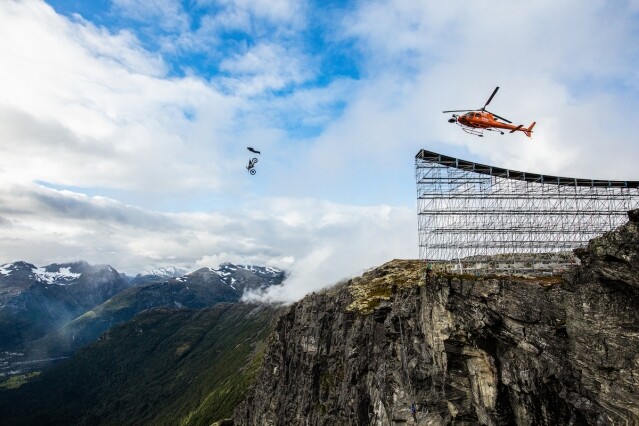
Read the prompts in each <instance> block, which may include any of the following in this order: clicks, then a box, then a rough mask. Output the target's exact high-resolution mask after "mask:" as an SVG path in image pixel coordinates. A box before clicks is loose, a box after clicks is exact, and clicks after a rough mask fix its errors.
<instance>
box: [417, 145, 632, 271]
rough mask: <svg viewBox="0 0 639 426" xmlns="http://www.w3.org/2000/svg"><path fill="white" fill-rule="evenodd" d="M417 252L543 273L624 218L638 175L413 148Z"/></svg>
mask: <svg viewBox="0 0 639 426" xmlns="http://www.w3.org/2000/svg"><path fill="white" fill-rule="evenodd" d="M415 174H416V180H417V208H418V227H419V256H420V259H422V260H424V261H425V262H428V263H431V264H432V265H433V267H434V268H435V269H446V270H449V271H453V272H463V273H475V274H483V273H489V274H495V273H506V274H551V273H555V272H558V271H561V270H564V269H566V268H567V267H569V266H570V265H573V264H575V263H577V262H578V259H576V258H575V256H574V255H573V252H572V250H573V249H575V248H577V247H582V246H585V245H587V244H588V241H589V240H590V239H592V238H594V237H597V236H599V235H601V234H603V233H605V232H607V231H610V230H612V229H614V228H616V227H617V226H620V225H622V224H623V223H625V222H626V221H627V211H628V210H631V209H633V208H637V207H639V181H611V180H594V179H575V178H566V177H559V176H548V175H541V174H537V173H527V172H519V171H515V170H508V169H503V168H499V167H493V166H487V165H484V164H478V163H474V162H471V161H465V160H460V159H457V158H453V157H449V156H446V155H442V154H438V153H435V152H431V151H426V150H421V151H419V153H418V154H417V155H416V156H415Z"/></svg>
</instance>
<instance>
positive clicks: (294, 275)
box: [0, 187, 417, 300]
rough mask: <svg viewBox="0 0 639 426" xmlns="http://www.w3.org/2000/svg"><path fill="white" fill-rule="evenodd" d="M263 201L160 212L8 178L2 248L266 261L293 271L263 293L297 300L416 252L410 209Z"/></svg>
mask: <svg viewBox="0 0 639 426" xmlns="http://www.w3.org/2000/svg"><path fill="white" fill-rule="evenodd" d="M259 202H260V203H261V205H262V206H263V208H262V209H260V210H259V211H258V212H256V211H253V210H251V209H248V208H246V209H242V210H238V211H235V212H234V214H228V215H225V214H220V213H162V212H157V211H149V210H144V209H141V208H139V207H135V206H130V205H125V204H123V203H120V202H118V201H116V200H111V199H107V198H105V197H87V196H85V195H83V194H77V193H72V192H70V191H57V190H54V189H49V188H45V187H13V188H11V189H6V188H3V189H2V190H1V191H0V206H3V207H2V208H0V217H2V218H3V220H2V221H0V225H2V226H0V239H1V240H2V241H3V244H2V246H1V248H0V258H3V259H5V260H6V261H11V260H18V259H27V260H29V261H30V262H33V263H36V264H45V263H49V262H63V261H68V260H69V259H70V258H77V257H78V256H80V255H81V256H82V258H83V259H85V260H88V261H90V262H93V263H109V264H111V265H112V266H114V267H115V268H116V269H118V270H120V271H123V272H127V273H129V274H135V273H138V272H140V271H143V270H148V269H152V267H155V266H176V265H177V266H186V265H196V266H198V267H204V266H217V265H218V264H220V263H222V262H229V261H231V262H236V263H241V264H258V265H269V266H275V267H278V268H281V269H284V270H286V271H288V272H289V273H290V278H289V279H288V280H287V281H286V283H285V284H284V286H283V287H281V288H279V289H274V290H271V291H270V292H268V293H267V294H264V295H261V297H263V298H265V299H268V300H294V299H296V298H299V297H301V296H303V295H304V294H306V293H308V292H310V291H314V290H317V289H320V288H323V287H325V286H327V285H330V284H333V283H335V282H336V281H337V280H339V279H341V278H345V277H350V276H352V274H353V273H354V272H357V271H361V270H363V269H366V268H370V267H372V266H374V265H376V264H378V263H381V262H384V261H386V260H388V259H389V258H392V257H409V258H412V257H415V255H416V247H417V242H416V236H415V232H414V231H415V218H414V212H413V211H412V210H411V209H406V208H401V207H391V206H374V207H373V206H371V207H358V206H349V205H341V204H335V203H329V202H326V201H320V200H313V199H304V200H299V199H290V198H269V199H263V200H259ZM9 206H10V207H9ZM6 223H11V224H12V226H5V224H6ZM35 238H37V240H38V244H37V246H34V244H33V240H34V239H35ZM52 253H55V255H53V254H52ZM9 256H11V257H9Z"/></svg>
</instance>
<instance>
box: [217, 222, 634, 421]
mask: <svg viewBox="0 0 639 426" xmlns="http://www.w3.org/2000/svg"><path fill="white" fill-rule="evenodd" d="M629 217H630V221H629V222H628V223H627V224H626V225H624V226H622V227H620V228H618V229H616V230H614V231H612V232H610V233H608V234H606V235H604V236H602V237H600V238H596V239H594V240H592V241H591V242H590V244H589V246H588V247H587V248H585V249H582V250H578V251H577V255H578V256H579V258H580V259H581V261H582V265H581V266H579V267H577V268H575V269H574V270H572V271H570V272H569V273H567V274H565V275H564V276H562V277H548V278H512V277H509V278H505V277H484V278H477V277H471V276H459V275H437V276H432V277H428V278H426V279H424V278H423V270H421V265H420V263H419V262H418V261H406V260H394V261H391V262H389V263H387V264H385V265H382V266H381V267H379V268H377V269H375V270H372V271H370V272H367V273H365V274H364V275H363V276H361V277H358V278H355V279H352V280H350V281H348V282H346V283H342V284H340V285H338V286H336V287H334V288H332V289H330V290H327V291H326V292H323V293H321V294H312V295H309V296H307V297H305V298H304V299H303V300H301V301H300V302H298V303H296V304H294V305H292V306H290V307H289V308H287V310H286V311H285V312H284V314H283V315H282V316H281V317H280V318H279V320H278V323H277V326H276V329H275V331H274V332H273V334H272V335H271V336H270V338H269V343H268V347H267V351H266V355H265V358H264V363H263V365H262V368H261V370H260V372H259V373H258V376H257V379H256V383H255V385H254V387H253V388H252V390H251V391H250V393H249V395H248V397H247V398H246V399H245V401H244V402H243V403H242V404H241V405H239V406H238V407H237V408H236V410H235V413H234V418H233V420H232V423H234V424H237V425H288V424H299V425H327V424H340V425H389V424H407V425H410V424H419V425H440V424H450V423H453V422H454V423H473V424H477V423H479V424H485V425H501V424H513V423H516V424H523V425H533V424H534V425H537V424H575V425H582V424H639V309H638V308H639V210H635V211H632V212H630V213H629ZM413 404H414V412H413V410H411V405H413ZM229 423H231V422H229Z"/></svg>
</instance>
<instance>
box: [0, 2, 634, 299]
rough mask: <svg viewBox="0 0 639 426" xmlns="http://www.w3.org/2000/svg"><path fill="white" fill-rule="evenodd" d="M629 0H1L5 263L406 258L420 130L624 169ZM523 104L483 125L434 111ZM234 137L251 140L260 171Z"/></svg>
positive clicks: (434, 144)
mask: <svg viewBox="0 0 639 426" xmlns="http://www.w3.org/2000/svg"><path fill="white" fill-rule="evenodd" d="M638 12H639V3H638V2H637V1H636V0H627V1H620V2H615V4H611V3H608V2H590V3H587V4H584V3H583V2H578V1H577V0H568V1H565V2H554V1H550V0H540V1H536V2H534V3H531V4H525V5H524V4H514V3H513V2H509V1H506V0H498V1H495V2H492V3H491V4H490V7H488V6H487V4H486V3H482V2H474V3H468V2H464V1H451V2H446V3H445V4H444V3H442V2H430V1H426V2H405V1H400V0H386V1H379V0H375V1H349V2H345V1H344V2H342V1H334V2H319V1H310V0H309V1H293V0H268V1H267V0H184V1H178V0H161V1H155V2H146V1H137V0H96V1H90V2H88V1H79V0H56V1H54V0H50V1H46V2H45V1H40V0H31V1H30V0H7V1H3V2H0V54H1V55H2V58H3V67H1V68H0V93H3V96H2V98H1V99H0V136H1V137H0V149H1V150H2V153H3V160H2V161H1V162H0V182H1V183H2V185H1V186H0V262H2V263H4V262H10V261H14V260H18V259H24V260H27V261H30V262H32V263H36V264H38V265H43V264H47V263H52V262H61V261H69V260H75V259H85V260H87V261H90V262H92V263H109V264H112V265H113V266H114V267H115V268H116V269H118V270H122V271H125V272H128V273H135V272H137V271H140V270H144V269H149V268H153V267H162V266H171V265H175V266H189V267H192V268H196V267H199V266H216V265H217V264H218V263H219V262H224V261H236V262H245V263H259V264H268V265H273V266H279V267H282V268H287V269H289V270H291V271H292V273H293V275H292V278H291V280H290V283H289V286H288V287H286V288H285V290H284V293H283V294H280V295H279V296H278V297H283V298H289V299H290V298H295V297H299V296H300V295H302V294H304V293H305V292H306V291H310V290H312V289H315V288H319V287H321V286H323V285H328V284H331V283H332V282H334V281H336V280H338V279H340V278H343V277H347V276H351V275H353V274H356V273H359V272H360V271H361V270H362V269H365V268H368V267H372V266H375V265H378V264H380V263H382V262H384V261H387V260H390V259H392V258H407V257H416V256H417V235H416V234H417V232H416V230H417V223H416V208H415V199H414V198H415V182H414V171H413V164H414V155H415V154H416V153H417V152H418V150H419V149H421V148H426V149H430V150H433V151H440V152H442V153H444V154H447V155H453V156H458V157H461V158H464V159H469V160H474V161H478V162H482V163H490V164H495V165H497V166H500V167H508V168H511V169H516V170H526V171H531V172H536V173H547V174H555V175H564V176H574V177H583V178H604V179H628V180H637V179H639V175H638V174H637V168H636V160H637V158H639V145H638V144H637V143H636V135H635V126H634V123H635V122H636V120H637V118H638V117H637V112H636V111H638V110H639V93H638V90H639V86H638V84H637V81H639V79H638V78H637V77H639V76H638V73H639V71H637V70H639V66H638V65H639V63H638V62H639V46H638V45H637V43H636V40H637V36H638V35H639V34H638V30H639V19H637V17H638ZM495 86H500V88H501V89H500V91H499V92H498V94H497V96H496V97H495V98H494V100H493V101H492V103H491V107H492V109H491V111H494V112H496V113H497V114H499V115H501V116H504V117H507V118H508V119H510V120H512V121H513V122H517V123H522V124H525V125H528V124H530V122H532V121H536V122H537V126H536V127H535V134H534V136H533V138H532V139H527V138H526V137H525V136H523V135H518V134H516V135H510V134H508V135H504V136H499V135H489V136H487V137H485V138H483V139H479V138H476V137H472V136H469V135H466V134H465V133H463V132H461V131H460V129H459V128H457V127H456V126H454V125H450V124H448V123H447V121H446V120H447V118H448V117H447V116H446V115H444V114H442V113H441V111H442V110H448V109H462V108H475V107H480V106H481V105H483V103H484V102H485V100H486V98H487V97H488V96H489V95H490V93H491V92H492V90H493V89H494V87H495ZM247 146H253V147H256V148H258V149H260V150H261V151H262V155H261V156H260V157H259V159H260V161H259V163H258V165H257V174H256V175H255V176H250V175H249V174H248V173H247V170H246V169H245V166H246V163H247V161H248V159H249V158H250V155H249V153H248V152H247V151H246V147H247Z"/></svg>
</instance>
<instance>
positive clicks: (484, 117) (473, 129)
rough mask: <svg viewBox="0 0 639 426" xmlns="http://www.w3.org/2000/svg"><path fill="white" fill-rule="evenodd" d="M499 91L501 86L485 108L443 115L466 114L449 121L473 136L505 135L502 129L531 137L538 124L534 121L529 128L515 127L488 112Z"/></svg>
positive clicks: (521, 125) (455, 116)
mask: <svg viewBox="0 0 639 426" xmlns="http://www.w3.org/2000/svg"><path fill="white" fill-rule="evenodd" d="M498 90H499V86H497V87H496V88H495V90H494V91H493V94H492V95H490V97H489V98H488V100H487V101H486V103H485V104H484V106H483V107H481V108H479V109H458V110H452V111H443V113H444V114H446V113H448V112H452V113H455V112H465V113H466V114H462V115H457V114H453V116H452V117H451V118H449V119H448V122H449V123H457V125H459V126H460V127H461V128H462V130H463V131H464V132H466V133H470V134H471V135H476V136H479V137H483V136H484V130H488V131H491V132H499V133H500V134H502V135H503V134H504V132H503V131H502V130H500V129H505V130H510V132H509V133H515V132H516V131H520V132H524V134H525V135H526V136H528V137H531V135H532V131H533V130H532V129H533V127H535V124H536V122H535V121H533V122H532V124H531V125H530V126H528V128H526V127H524V125H523V124H520V125H518V126H515V125H513V124H512V121H510V120H506V119H505V118H504V117H500V116H498V115H497V114H494V113H492V112H490V111H486V107H487V106H488V104H489V103H490V101H492V100H493V97H494V96H495V93H497V91H498ZM499 120H501V121H499Z"/></svg>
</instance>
